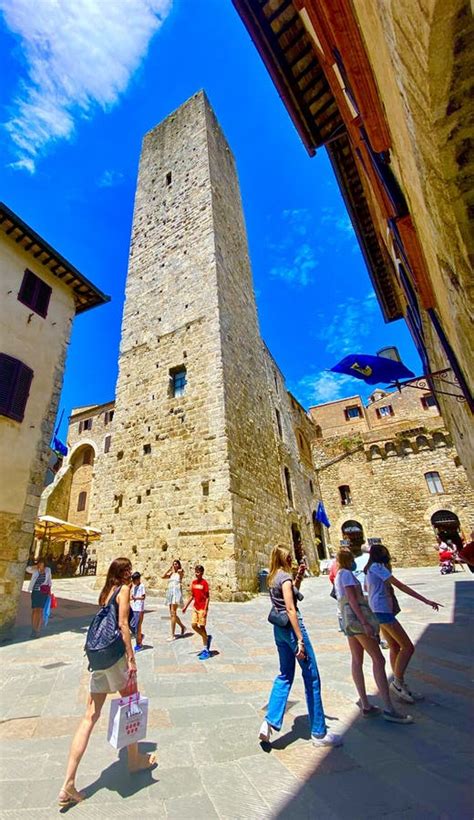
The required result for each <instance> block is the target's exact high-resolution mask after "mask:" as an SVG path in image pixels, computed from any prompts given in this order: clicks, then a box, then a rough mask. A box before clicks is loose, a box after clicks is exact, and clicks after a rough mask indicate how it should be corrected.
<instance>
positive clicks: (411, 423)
mask: <svg viewBox="0 0 474 820" xmlns="http://www.w3.org/2000/svg"><path fill="white" fill-rule="evenodd" d="M309 414H310V416H311V418H312V420H313V422H314V424H315V436H316V437H315V439H314V440H313V460H314V463H315V465H316V467H317V471H318V480H319V488H320V491H321V495H322V498H323V501H324V505H325V508H326V512H327V514H328V517H329V521H330V523H331V527H330V528H329V529H328V531H327V532H328V541H329V544H330V547H331V548H332V549H334V550H335V549H337V547H338V546H339V543H340V540H350V541H355V542H356V543H359V544H361V543H363V542H364V541H365V542H366V541H368V539H370V538H381V539H382V541H383V543H384V544H386V546H387V547H388V548H389V549H390V551H391V553H392V557H393V559H394V562H395V563H397V564H402V565H403V566H410V565H414V566H417V565H423V564H430V563H436V561H437V554H436V551H435V550H434V548H433V547H434V546H435V545H436V536H438V535H439V536H441V537H442V538H443V539H446V538H452V539H453V540H454V541H459V539H460V537H461V535H465V536H468V535H469V533H470V532H471V530H472V526H473V524H474V496H473V493H472V489H471V487H470V484H469V481H468V479H467V475H466V471H465V469H464V467H463V466H462V464H461V462H460V459H459V456H458V454H457V452H456V449H455V447H454V445H453V441H452V438H451V436H450V433H449V432H448V430H447V429H446V427H445V425H444V422H443V419H442V417H441V416H440V414H439V410H438V407H437V404H436V401H435V398H434V395H433V394H432V393H431V392H429V391H428V390H424V389H418V388H417V387H415V388H405V389H403V390H402V391H401V392H398V391H396V392H386V391H384V390H375V391H374V392H373V393H372V396H371V398H370V400H369V403H368V404H367V405H364V403H363V402H362V400H361V398H360V396H349V397H347V398H345V399H340V400H339V401H334V402H329V403H327V404H320V405H317V406H315V407H311V408H310V410H309Z"/></svg>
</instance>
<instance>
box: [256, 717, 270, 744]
mask: <svg viewBox="0 0 474 820" xmlns="http://www.w3.org/2000/svg"><path fill="white" fill-rule="evenodd" d="M271 736H272V727H271V726H270V724H269V723H268V721H267V720H264V721H263V723H262V725H261V726H260V731H259V733H258V739H259V740H262V741H263V742H264V743H270V738H271Z"/></svg>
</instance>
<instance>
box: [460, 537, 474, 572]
mask: <svg viewBox="0 0 474 820" xmlns="http://www.w3.org/2000/svg"><path fill="white" fill-rule="evenodd" d="M458 555H459V557H460V558H464V560H465V561H466V562H467V563H468V564H470V565H471V567H473V566H474V541H469V543H468V544H466V546H465V547H463V549H462V550H459V553H458Z"/></svg>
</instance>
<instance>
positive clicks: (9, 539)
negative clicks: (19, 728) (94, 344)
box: [0, 204, 108, 632]
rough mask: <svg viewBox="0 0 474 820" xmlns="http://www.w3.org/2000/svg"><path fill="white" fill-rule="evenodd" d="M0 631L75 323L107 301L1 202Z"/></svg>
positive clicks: (15, 587) (28, 533) (19, 570)
mask: <svg viewBox="0 0 474 820" xmlns="http://www.w3.org/2000/svg"><path fill="white" fill-rule="evenodd" d="M0 272H1V288H2V298H1V308H0V327H1V342H0V463H1V465H2V471H3V475H4V480H3V481H2V482H1V487H0V594H1V595H2V612H1V616H0V631H2V632H4V631H7V630H8V629H10V627H11V626H12V625H13V623H14V620H15V616H16V609H17V605H18V599H19V595H20V591H21V585H22V582H23V577H24V573H25V566H26V561H27V558H28V554H29V551H30V547H31V545H32V542H33V532H34V524H35V520H36V515H37V511H38V505H39V501H40V495H41V492H42V489H43V484H44V478H45V474H46V471H47V468H48V463H49V459H50V452H51V451H50V447H49V445H50V441H51V437H52V434H53V425H54V420H55V418H56V413H57V405H58V400H59V395H60V392H61V387H62V380H63V372H64V363H65V357H66V350H67V345H68V342H69V336H70V332H71V326H72V321H73V319H74V316H75V315H76V314H77V313H81V312H83V311H85V310H88V309H90V308H92V307H94V306H95V305H100V304H102V303H103V302H105V301H107V300H108V297H106V296H104V294H102V293H101V292H100V291H99V290H98V289H97V288H95V287H94V286H93V285H91V283H90V282H88V280H87V279H85V277H84V276H82V274H80V273H79V271H77V270H76V269H75V268H74V267H73V266H72V265H70V263H69V262H67V261H66V260H65V259H64V258H63V257H62V256H61V255H60V254H58V253H57V251H55V250H54V249H53V248H51V246H50V245H48V244H47V243H46V242H45V241H44V240H43V239H42V238H41V237H39V236H38V235H37V234H36V233H35V232H34V231H33V230H32V229H31V228H30V227H29V226H28V225H26V224H25V223H24V222H23V221H22V220H21V219H20V218H19V217H18V216H17V215H16V214H14V213H13V211H11V210H10V209H9V208H7V207H6V206H5V205H3V204H0Z"/></svg>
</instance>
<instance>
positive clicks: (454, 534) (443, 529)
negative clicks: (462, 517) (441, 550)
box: [431, 510, 462, 548]
mask: <svg viewBox="0 0 474 820" xmlns="http://www.w3.org/2000/svg"><path fill="white" fill-rule="evenodd" d="M431 523H432V525H433V529H434V531H435V533H436V535H437V537H438V538H441V540H442V541H448V540H451V541H452V542H453V543H454V544H456V546H457V547H459V548H461V547H462V540H461V535H460V533H459V530H460V529H461V523H460V521H459V518H458V517H457V515H456V513H453V512H451V510H438V511H437V512H435V513H434V514H433V515H432V516H431Z"/></svg>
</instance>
